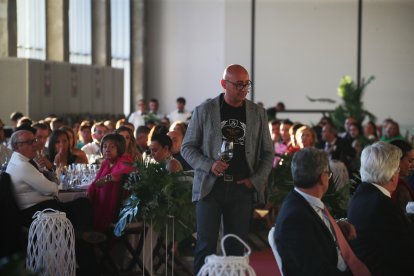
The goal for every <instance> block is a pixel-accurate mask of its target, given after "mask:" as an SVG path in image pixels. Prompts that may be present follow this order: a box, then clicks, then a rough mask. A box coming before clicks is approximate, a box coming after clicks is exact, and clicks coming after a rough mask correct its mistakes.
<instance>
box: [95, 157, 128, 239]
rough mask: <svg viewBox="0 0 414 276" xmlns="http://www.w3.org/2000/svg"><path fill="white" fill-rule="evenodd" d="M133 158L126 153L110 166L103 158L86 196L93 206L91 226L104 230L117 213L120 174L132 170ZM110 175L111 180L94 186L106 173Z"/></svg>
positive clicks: (119, 200)
mask: <svg viewBox="0 0 414 276" xmlns="http://www.w3.org/2000/svg"><path fill="white" fill-rule="evenodd" d="M133 162H134V160H133V159H132V157H131V156H130V155H128V154H124V155H122V156H121V157H119V158H118V159H117V160H116V161H115V163H114V165H113V166H112V167H110V166H109V165H110V162H109V160H104V161H103V162H102V164H101V168H100V169H99V171H98V173H97V174H96V177H95V179H94V181H93V182H92V184H91V185H90V186H89V188H88V197H89V198H90V200H91V203H92V207H93V212H94V213H93V226H94V229H95V230H97V231H101V232H106V230H107V228H108V226H109V225H110V224H111V223H112V222H114V220H115V218H116V216H117V215H118V211H119V210H118V209H119V207H120V206H119V204H120V202H121V201H122V200H123V199H120V198H119V196H120V195H119V191H120V187H121V185H122V184H123V183H121V180H122V175H124V174H129V173H130V172H132V171H133V170H134V167H132V164H133ZM108 174H111V175H112V179H113V181H110V182H107V183H105V184H104V185H103V186H102V187H96V184H95V182H96V181H97V180H98V179H100V178H102V177H104V176H106V175H108Z"/></svg>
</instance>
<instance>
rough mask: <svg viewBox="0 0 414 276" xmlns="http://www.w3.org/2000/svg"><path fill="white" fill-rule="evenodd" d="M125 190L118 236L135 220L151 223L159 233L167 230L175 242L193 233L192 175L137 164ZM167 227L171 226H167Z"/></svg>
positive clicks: (156, 165)
mask: <svg viewBox="0 0 414 276" xmlns="http://www.w3.org/2000/svg"><path fill="white" fill-rule="evenodd" d="M135 166H136V168H137V170H136V171H134V172H132V173H131V174H130V175H129V177H128V179H127V181H126V183H125V185H124V188H125V189H126V190H127V191H129V192H130V196H129V197H128V199H127V200H126V201H125V202H124V206H123V208H122V210H121V212H120V215H119V221H118V223H117V225H116V227H115V235H118V236H119V235H121V234H122V231H123V230H124V229H125V226H126V224H128V223H130V222H131V221H133V219H134V218H140V219H143V220H145V221H146V222H147V223H151V222H152V225H153V227H154V230H155V231H156V232H158V233H162V231H164V230H165V229H166V228H167V229H168V231H169V235H172V231H173V227H171V224H172V223H174V232H175V233H174V236H175V239H176V240H177V241H180V240H182V239H184V238H185V237H187V236H189V235H191V234H192V233H193V232H195V210H194V204H193V203H192V202H191V185H192V175H191V174H189V173H186V172H178V173H170V172H168V171H167V169H166V166H165V163H161V164H156V163H151V162H144V163H142V162H137V163H136V165H135ZM167 225H170V227H168V226H167Z"/></svg>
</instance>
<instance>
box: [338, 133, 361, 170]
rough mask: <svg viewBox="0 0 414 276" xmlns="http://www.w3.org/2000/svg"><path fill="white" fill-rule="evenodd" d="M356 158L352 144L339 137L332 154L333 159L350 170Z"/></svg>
mask: <svg viewBox="0 0 414 276" xmlns="http://www.w3.org/2000/svg"><path fill="white" fill-rule="evenodd" d="M355 156H356V152H355V149H354V148H353V147H352V145H351V143H350V142H349V141H348V140H346V139H344V138H341V137H337V138H336V141H335V148H334V150H333V152H332V159H334V160H339V161H342V162H344V163H345V165H346V166H347V167H348V168H349V166H350V164H351V162H352V161H353V160H354V159H355Z"/></svg>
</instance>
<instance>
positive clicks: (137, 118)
mask: <svg viewBox="0 0 414 276" xmlns="http://www.w3.org/2000/svg"><path fill="white" fill-rule="evenodd" d="M144 116H145V114H142V112H141V111H139V110H138V111H135V112H134V113H132V114H131V116H129V118H128V122H130V123H131V124H133V125H134V127H135V129H137V128H138V127H139V126H144V125H145V120H144Z"/></svg>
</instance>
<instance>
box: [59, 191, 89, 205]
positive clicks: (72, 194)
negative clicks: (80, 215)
mask: <svg viewBox="0 0 414 276" xmlns="http://www.w3.org/2000/svg"><path fill="white" fill-rule="evenodd" d="M81 197H86V189H69V190H59V193H58V198H59V200H60V201H61V202H69V201H73V200H75V199H78V198H81Z"/></svg>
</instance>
